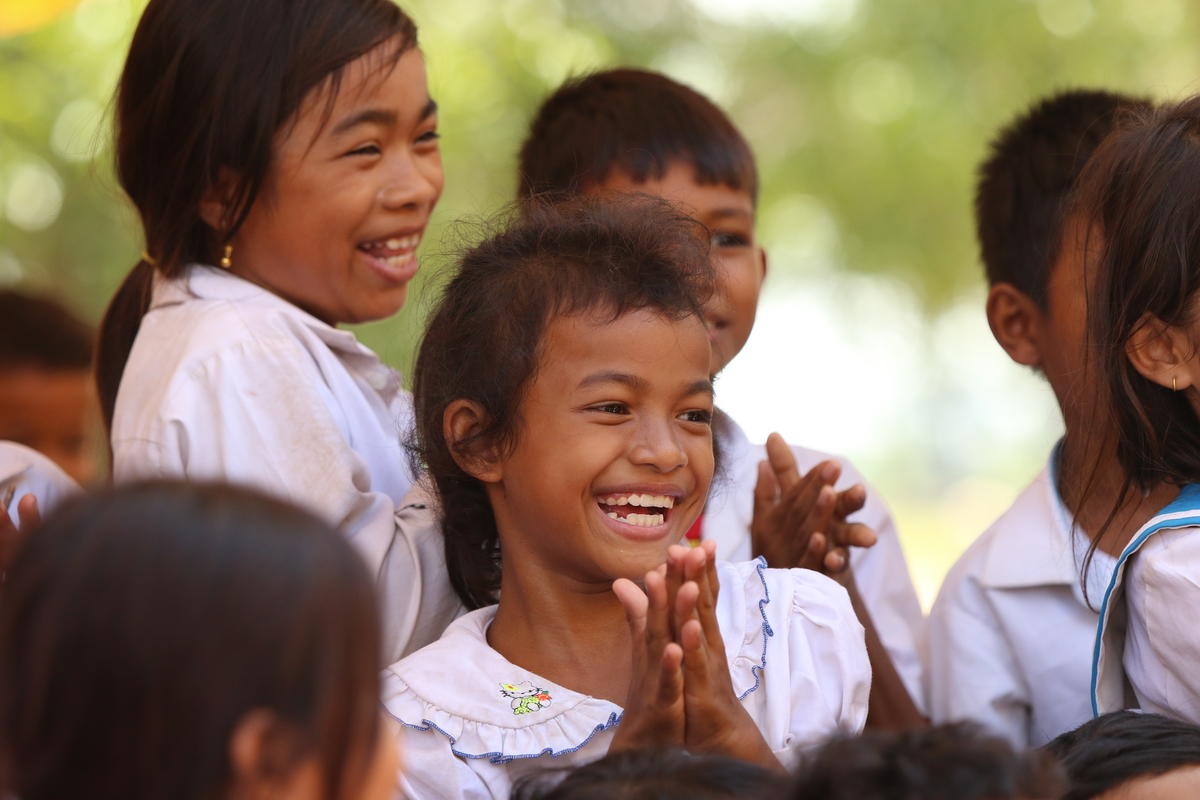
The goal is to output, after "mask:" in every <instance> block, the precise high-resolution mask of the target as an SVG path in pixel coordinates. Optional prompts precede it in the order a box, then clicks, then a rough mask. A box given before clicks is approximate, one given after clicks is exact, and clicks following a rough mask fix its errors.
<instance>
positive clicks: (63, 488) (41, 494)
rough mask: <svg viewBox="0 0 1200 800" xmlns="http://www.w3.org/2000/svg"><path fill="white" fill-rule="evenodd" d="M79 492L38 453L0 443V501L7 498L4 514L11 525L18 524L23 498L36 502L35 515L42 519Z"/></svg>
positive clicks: (55, 466)
mask: <svg viewBox="0 0 1200 800" xmlns="http://www.w3.org/2000/svg"><path fill="white" fill-rule="evenodd" d="M10 490H11V491H12V495H11V496H10V497H9V496H8V495H9V491H10ZM79 491H80V488H79V484H77V483H76V482H75V481H74V480H72V479H71V477H70V476H69V475H67V473H65V472H63V471H62V469H61V468H60V467H59V466H58V465H57V464H55V463H54V462H53V461H51V460H50V459H48V458H46V457H45V456H44V455H42V454H41V453H39V452H38V451H36V450H33V449H30V448H28V447H26V446H25V445H23V444H17V443H16V442H9V441H0V499H3V498H4V497H8V505H7V507H6V509H5V510H6V511H8V518H9V519H11V520H12V522H13V524H14V525H17V524H19V519H18V516H17V504H18V503H19V502H21V498H22V497H24V496H25V495H27V494H31V495H33V496H34V497H36V498H37V501H38V512H39V513H40V514H41V515H42V516H43V517H45V516H46V515H47V514H48V513H50V512H51V511H53V510H54V507H55V506H57V505H58V504H59V503H61V502H62V501H63V500H65V499H67V498H68V497H70V496H72V495H74V494H77V493H78V492H79Z"/></svg>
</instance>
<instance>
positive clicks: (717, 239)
mask: <svg viewBox="0 0 1200 800" xmlns="http://www.w3.org/2000/svg"><path fill="white" fill-rule="evenodd" d="M712 244H713V247H746V246H747V245H749V244H750V238H749V237H748V236H746V235H745V234H741V233H731V232H728V231H717V232H715V233H713V235H712Z"/></svg>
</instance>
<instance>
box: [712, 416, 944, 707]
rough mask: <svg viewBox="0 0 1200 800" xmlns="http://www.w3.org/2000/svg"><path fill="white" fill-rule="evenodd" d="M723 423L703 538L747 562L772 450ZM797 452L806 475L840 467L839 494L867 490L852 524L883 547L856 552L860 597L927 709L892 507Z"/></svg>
mask: <svg viewBox="0 0 1200 800" xmlns="http://www.w3.org/2000/svg"><path fill="white" fill-rule="evenodd" d="M722 417H723V419H722V420H721V423H720V424H719V425H718V426H717V431H718V436H719V437H720V441H719V447H720V449H721V462H722V470H721V474H719V475H718V476H717V477H716V478H715V479H714V480H713V489H712V492H711V494H710V496H709V499H708V505H707V506H706V507H705V509H704V522H703V530H702V534H703V537H704V538H705V539H712V540H713V541H715V542H716V543H717V558H721V559H724V560H726V561H734V562H737V561H748V560H750V559H751V558H752V557H753V556H754V553H753V552H751V543H750V522H751V520H752V519H753V517H754V486H755V484H756V483H757V482H758V462H760V461H764V460H766V458H767V449H766V447H765V446H764V445H756V444H751V443H750V439H749V438H748V437H747V436H746V434H745V432H744V431H743V430H742V429H741V427H740V426H739V425H738V424H737V423H736V422H734V421H733V419H732V418H731V417H729V416H728V415H725V414H722ZM792 453H793V454H794V455H795V457H796V466H797V467H798V468H799V470H800V472H801V473H802V474H803V473H805V472H807V471H808V470H810V469H812V468H813V467H815V466H816V465H817V464H820V463H821V462H822V461H826V460H830V459H832V460H834V461H837V462H838V463H839V464H840V465H841V467H842V473H841V477H840V478H839V479H838V481H837V483H836V484H835V487H834V488H836V489H837V490H839V491H841V490H843V489H849V488H850V487H851V486H853V485H855V484H856V483H861V484H863V486H864V487H865V488H866V490H867V501H866V504H865V505H864V506H863V508H862V510H861V511H859V512H858V513H857V514H854V515H853V516H852V519H853V520H854V521H855V522H861V523H863V524H865V525H868V526H870V528H871V529H872V530H874V531H875V533H876V535H877V536H878V537H879V541H877V542H876V543H875V545H874V546H873V547H869V548H866V549H865V550H860V549H858V548H854V549H853V550H852V552H851V555H850V563H851V564H852V565H853V567H854V576H855V582H856V583H857V584H858V593H859V595H860V596H861V597H862V600H863V605H865V606H866V609H867V611H868V612H869V613H870V615H871V621H872V622H874V623H875V629H876V630H877V631H878V632H879V638H880V639H881V640H882V642H883V646H884V649H885V650H887V653H888V655H889V656H891V659H892V664H893V665H895V667H896V672H897V673H898V674H899V675H900V679H901V680H902V681H903V682H904V688H906V689H907V690H908V693H909V695H910V696H911V697H912V699H913V702H914V703H915V704H916V706H917V708H920V709H924V707H925V704H924V702H923V694H924V692H923V682H922V663H921V662H922V652H923V648H924V636H925V617H924V614H923V613H922V612H921V603H920V601H919V600H917V591H916V589H915V588H914V587H913V582H912V578H911V577H910V576H909V574H908V563H907V562H906V561H905V560H904V551H903V550H902V549H901V547H900V537H899V536H898V535H897V533H896V523H895V522H893V521H892V514H891V512H890V511H889V510H888V507H887V504H886V503H884V501H883V499H882V498H881V497H880V496H879V493H878V492H876V491H875V490H874V489H872V488H871V487H870V486H869V485H867V482H866V480H865V479H864V478H863V476H862V475H861V474H860V473H859V471H858V470H857V469H855V467H854V465H853V464H851V463H850V461H849V460H848V459H845V458H842V457H841V456H835V455H830V454H828V453H822V452H820V451H817V450H810V449H808V448H806V447H797V446H795V445H793V446H792Z"/></svg>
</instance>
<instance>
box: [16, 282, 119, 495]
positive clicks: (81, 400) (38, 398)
mask: <svg viewBox="0 0 1200 800" xmlns="http://www.w3.org/2000/svg"><path fill="white" fill-rule="evenodd" d="M91 367H92V331H91V330H90V329H89V327H88V326H87V325H86V324H84V323H83V322H82V321H81V320H80V319H79V318H78V317H76V316H75V315H74V314H72V313H71V312H70V311H69V310H68V309H67V308H66V307H65V306H63V305H62V304H61V303H59V302H58V301H56V300H52V299H50V298H48V297H39V296H36V295H30V294H25V293H22V292H17V291H13V290H5V291H0V440H5V441H10V442H16V443H18V444H23V445H25V446H26V447H30V448H32V449H34V450H37V451H38V452H39V453H41V454H43V455H44V456H46V457H47V458H49V459H50V460H51V461H53V462H54V463H55V464H57V465H58V466H59V467H60V468H61V469H62V470H63V471H65V472H66V473H67V475H69V476H70V477H71V479H72V480H73V481H75V482H76V483H78V484H85V485H86V484H88V483H90V482H91V480H92V478H93V476H94V474H95V466H94V463H93V457H94V454H93V452H92V450H91V448H90V447H89V443H90V442H91V441H92V432H93V425H95V419H94V417H93V414H94V413H95V412H94V411H93V405H94V402H95V401H94V400H93V399H92V387H91V381H90V372H91Z"/></svg>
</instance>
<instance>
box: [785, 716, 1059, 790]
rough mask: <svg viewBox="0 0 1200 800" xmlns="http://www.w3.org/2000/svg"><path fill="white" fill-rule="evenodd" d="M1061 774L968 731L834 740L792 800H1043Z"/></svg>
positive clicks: (1046, 760)
mask: <svg viewBox="0 0 1200 800" xmlns="http://www.w3.org/2000/svg"><path fill="white" fill-rule="evenodd" d="M1062 786H1063V781H1062V774H1061V771H1060V770H1059V768H1058V765H1057V764H1056V763H1055V762H1054V760H1053V759H1051V758H1050V757H1049V756H1047V755H1045V754H1043V753H1039V752H1037V751H1031V752H1028V753H1016V752H1014V751H1013V748H1012V746H1011V745H1009V744H1008V743H1007V742H1006V741H1004V740H1003V739H999V738H996V737H992V736H988V735H985V734H984V733H983V732H982V728H980V727H979V726H977V725H974V724H971V723H954V724H950V725H939V726H936V727H933V728H928V729H925V730H917V731H907V732H904V733H867V734H864V735H862V736H859V737H856V738H853V739H835V740H833V741H831V742H829V743H828V744H826V745H824V746H823V747H821V748H820V749H819V750H818V751H817V752H816V753H815V754H813V755H812V756H811V757H810V760H809V763H808V764H807V765H806V766H804V767H803V768H802V769H801V770H800V773H799V777H798V779H797V781H796V783H795V786H794V788H793V790H792V794H791V796H792V797H794V798H795V799H796V800H1009V798H1011V799H1012V800H1017V799H1018V798H1020V800H1042V798H1047V799H1048V798H1057V797H1058V796H1059V793H1060V792H1061V791H1062Z"/></svg>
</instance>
